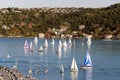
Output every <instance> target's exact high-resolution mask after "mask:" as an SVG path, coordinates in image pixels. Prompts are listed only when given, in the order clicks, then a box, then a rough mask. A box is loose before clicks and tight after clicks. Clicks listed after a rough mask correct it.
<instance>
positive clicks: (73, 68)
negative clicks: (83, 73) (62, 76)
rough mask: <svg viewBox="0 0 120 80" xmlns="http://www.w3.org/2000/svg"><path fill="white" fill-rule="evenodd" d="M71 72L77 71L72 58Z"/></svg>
mask: <svg viewBox="0 0 120 80" xmlns="http://www.w3.org/2000/svg"><path fill="white" fill-rule="evenodd" d="M71 71H78V67H77V63H76V60H75V58H74V57H73V60H72V64H71Z"/></svg>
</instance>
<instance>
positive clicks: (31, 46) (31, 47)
mask: <svg viewBox="0 0 120 80" xmlns="http://www.w3.org/2000/svg"><path fill="white" fill-rule="evenodd" d="M33 49H34V48H33V43H32V42H30V51H33Z"/></svg>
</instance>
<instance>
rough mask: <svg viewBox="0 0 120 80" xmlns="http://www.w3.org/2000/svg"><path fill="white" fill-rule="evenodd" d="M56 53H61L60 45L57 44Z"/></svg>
mask: <svg viewBox="0 0 120 80" xmlns="http://www.w3.org/2000/svg"><path fill="white" fill-rule="evenodd" d="M56 53H57V54H61V53H62V50H61V46H59V45H58V50H57V51H56Z"/></svg>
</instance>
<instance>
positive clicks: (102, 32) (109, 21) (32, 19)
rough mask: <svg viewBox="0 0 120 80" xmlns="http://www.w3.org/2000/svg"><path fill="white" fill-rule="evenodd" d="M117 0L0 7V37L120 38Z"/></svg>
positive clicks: (119, 14) (119, 13)
mask: <svg viewBox="0 0 120 80" xmlns="http://www.w3.org/2000/svg"><path fill="white" fill-rule="evenodd" d="M119 16H120V3H118V4H114V5H111V6H108V7H103V8H83V7H81V8H76V7H71V8H48V7H44V8H13V7H12V8H10V7H9V8H2V9H0V37H35V36H37V37H40V38H53V37H54V38H61V37H65V38H66V37H73V38H83V37H85V35H92V38H94V39H120V17H119Z"/></svg>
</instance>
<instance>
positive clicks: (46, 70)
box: [44, 57, 48, 74]
mask: <svg viewBox="0 0 120 80" xmlns="http://www.w3.org/2000/svg"><path fill="white" fill-rule="evenodd" d="M44 73H45V74H46V73H48V62H47V57H46V68H45V70H44Z"/></svg>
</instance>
